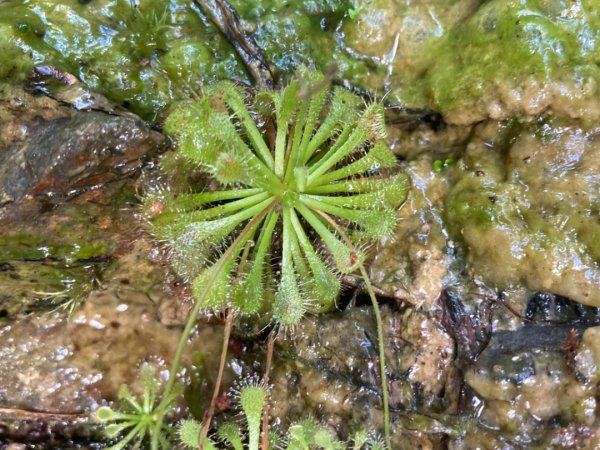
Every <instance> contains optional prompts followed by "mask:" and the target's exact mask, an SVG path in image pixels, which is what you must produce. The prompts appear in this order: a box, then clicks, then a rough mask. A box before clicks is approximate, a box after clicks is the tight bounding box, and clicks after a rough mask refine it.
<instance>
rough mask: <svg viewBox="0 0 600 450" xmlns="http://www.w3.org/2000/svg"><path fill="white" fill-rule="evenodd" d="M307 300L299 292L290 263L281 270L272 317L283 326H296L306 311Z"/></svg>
mask: <svg viewBox="0 0 600 450" xmlns="http://www.w3.org/2000/svg"><path fill="white" fill-rule="evenodd" d="M307 303H308V300H307V299H306V298H304V296H303V295H302V293H301V292H300V287H299V282H298V278H297V277H296V272H295V270H294V268H293V266H292V264H291V262H290V264H289V265H288V264H286V265H284V266H283V267H282V269H281V278H280V280H279V284H278V286H277V293H276V294H275V303H274V305H273V317H274V318H275V320H276V321H277V322H278V323H280V324H282V325H283V326H292V325H296V324H297V323H298V322H299V321H300V319H301V318H302V317H303V316H304V314H305V313H306V310H307V307H306V306H307Z"/></svg>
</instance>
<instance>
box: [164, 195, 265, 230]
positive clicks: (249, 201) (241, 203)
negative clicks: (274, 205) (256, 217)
mask: <svg viewBox="0 0 600 450" xmlns="http://www.w3.org/2000/svg"><path fill="white" fill-rule="evenodd" d="M270 195H271V194H270V193H268V192H262V191H261V192H259V193H258V194H254V195H251V196H250V197H245V198H242V199H239V200H234V201H232V202H227V203H224V204H222V205H218V206H214V207H212V208H208V209H201V210H199V211H192V212H189V213H187V214H182V213H181V212H168V213H164V214H161V215H160V216H158V217H157V218H156V219H155V220H154V221H153V224H154V226H162V225H168V224H170V223H172V222H173V221H174V219H177V218H183V219H184V220H185V223H192V222H204V221H206V220H209V219H214V218H217V217H221V216H224V215H227V214H230V213H234V212H237V211H240V210H243V211H241V212H240V213H237V214H235V215H232V216H230V217H228V218H227V219H228V220H237V217H238V216H239V217H246V216H247V211H248V209H247V208H250V207H253V206H255V205H256V204H258V203H260V202H262V201H265V200H267V199H268V198H269V197H270ZM252 210H253V211H254V209H252ZM234 218H236V219H234ZM242 220H245V219H244V218H242V219H239V222H241V221H242ZM239 222H238V223H239Z"/></svg>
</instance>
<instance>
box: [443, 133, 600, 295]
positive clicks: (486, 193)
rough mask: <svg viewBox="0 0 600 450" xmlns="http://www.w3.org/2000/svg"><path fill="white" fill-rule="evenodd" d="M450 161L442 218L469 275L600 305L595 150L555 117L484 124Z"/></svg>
mask: <svg viewBox="0 0 600 450" xmlns="http://www.w3.org/2000/svg"><path fill="white" fill-rule="evenodd" d="M477 134H478V135H477V137H476V138H475V139H474V140H473V141H472V142H471V143H470V144H469V146H468V148H467V151H466V153H465V155H464V157H463V158H462V160H461V161H460V162H459V164H458V165H457V166H456V167H455V169H454V170H455V175H456V176H457V177H458V181H457V182H456V184H455V185H454V186H453V188H452V189H451V191H450V193H449V195H448V197H447V199H446V220H447V223H448V225H449V227H450V228H451V231H452V232H453V234H454V235H455V236H458V237H460V238H461V240H462V241H463V242H464V243H465V244H466V246H467V249H468V258H469V260H470V262H471V264H472V266H473V268H474V269H475V271H476V272H477V273H479V274H480V275H482V276H483V278H484V279H486V280H488V281H491V282H492V283H493V284H495V285H496V286H498V287H500V288H506V287H509V286H510V285H511V284H519V283H523V284H525V285H526V286H527V287H529V288H530V289H532V290H539V291H549V292H553V293H556V294H560V295H563V296H565V297H569V298H571V299H573V300H576V301H578V302H580V303H584V304H587V305H592V306H600V265H599V262H600V240H599V239H598V236H600V225H599V224H598V211H599V209H600V196H599V192H600V183H599V179H598V176H597V174H598V173H599V171H600V157H599V155H600V152H599V151H598V150H599V149H598V140H597V139H596V138H595V132H593V131H586V130H585V129H582V128H578V127H575V126H571V127H568V126H565V124H564V123H557V122H556V121H555V122H543V121H541V122H540V123H537V124H533V125H531V124H530V125H525V126H521V125H512V126H510V125H500V126H497V125H492V126H487V127H480V128H479V129H478V130H477Z"/></svg>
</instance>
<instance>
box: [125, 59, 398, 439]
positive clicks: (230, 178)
mask: <svg viewBox="0 0 600 450" xmlns="http://www.w3.org/2000/svg"><path fill="white" fill-rule="evenodd" d="M164 129H165V131H166V132H167V133H169V134H170V135H171V136H173V138H174V140H175V143H176V145H177V152H176V153H175V154H170V155H166V156H165V159H164V160H163V163H162V170H163V172H164V173H165V175H166V178H167V179H171V180H177V179H181V178H185V177H186V176H187V175H186V174H184V173H180V172H177V171H180V170H182V167H183V170H189V171H194V172H196V171H199V172H202V173H204V174H205V175H206V176H207V178H209V179H210V180H211V181H210V182H207V183H206V186H207V187H204V188H203V189H201V190H199V191H197V192H196V191H192V190H190V189H189V188H188V189H179V190H178V189H176V188H174V187H172V186H163V187H161V188H154V189H149V192H148V194H147V196H146V198H145V201H144V209H145V213H146V216H147V218H148V223H149V224H150V231H151V233H152V234H153V235H154V236H155V237H156V239H158V240H160V241H163V242H164V243H165V244H166V245H167V246H168V247H169V249H170V253H169V254H170V259H171V262H172V266H173V267H174V269H175V270H176V271H177V272H178V274H179V275H181V276H182V277H183V278H184V279H186V280H188V281H189V283H190V285H191V290H192V294H193V298H194V301H195V304H194V307H193V309H192V312H191V315H190V318H189V320H188V323H187V324H186V326H185V328H184V331H183V334H182V337H181V339H180V342H179V345H178V347H177V350H176V354H175V357H174V359H173V363H172V367H171V373H170V376H169V379H168V381H167V383H166V385H165V388H164V391H163V395H162V398H163V400H162V401H161V402H160V403H159V404H158V405H157V406H156V407H155V408H153V410H152V411H150V412H149V413H148V414H146V417H151V418H152V421H153V425H152V426H149V427H148V433H147V435H148V436H150V437H151V440H152V443H151V448H152V449H157V448H158V447H159V446H160V443H161V440H162V438H161V436H162V435H163V434H164V433H163V432H162V430H163V429H164V425H163V420H164V415H165V414H166V412H167V411H168V410H169V407H170V405H169V402H170V401H171V402H172V391H173V389H174V387H175V385H176V383H175V380H176V376H177V372H178V370H179V367H180V364H181V358H182V354H183V350H184V348H185V346H186V345H187V341H188V338H189V336H190V333H191V331H192V329H193V326H194V323H195V320H196V317H197V315H198V313H199V312H200V310H201V309H204V310H210V311H227V315H228V317H232V315H233V314H235V315H243V316H247V317H250V318H252V317H258V316H259V315H260V317H261V319H263V318H267V319H268V320H269V321H270V322H271V323H273V324H274V325H276V328H277V327H279V328H282V329H285V330H293V327H294V325H295V324H297V323H298V322H299V320H300V319H301V318H302V317H303V316H304V315H305V314H307V313H318V312H326V311H330V310H332V309H334V308H335V302H336V299H337V297H338V294H339V291H340V278H341V276H342V275H344V274H349V273H351V272H354V271H357V270H360V271H361V273H362V276H363V278H364V281H365V284H366V287H367V290H368V291H369V293H370V295H371V300H372V302H373V307H374V310H375V314H376V319H377V323H378V339H379V343H380V344H379V352H380V369H381V382H382V395H383V406H384V416H385V431H386V438H387V440H388V446H389V410H388V402H387V380H386V374H385V364H384V354H383V344H382V342H383V333H382V327H381V316H380V313H379V308H378V306H377V301H376V299H375V296H374V294H373V290H372V288H371V285H370V283H369V279H368V277H367V275H366V271H365V269H364V266H363V262H364V260H365V252H366V250H367V249H368V248H369V246H370V245H371V244H372V243H373V242H376V241H377V240H378V239H380V238H383V237H386V236H389V235H391V234H392V233H393V231H394V228H395V226H396V222H397V209H398V208H399V206H400V205H401V204H402V202H403V201H404V199H405V197H406V193H407V190H408V181H407V178H406V176H405V175H404V174H401V173H398V171H397V167H396V166H397V161H396V157H395V155H394V154H393V152H392V151H391V150H390V148H389V147H388V146H387V144H386V143H385V141H384V140H385V138H386V127H385V122H384V108H383V106H382V105H381V104H379V103H377V102H370V103H369V102H365V101H364V100H363V99H362V98H361V97H359V96H357V95H355V94H353V93H351V92H349V91H347V90H345V89H342V88H340V87H335V88H331V86H330V84H329V82H328V81H327V80H325V79H324V77H323V76H322V75H321V74H318V73H314V72H309V71H306V70H305V71H302V72H301V73H300V74H299V76H298V78H297V79H295V80H294V81H292V82H291V83H290V84H289V85H288V86H287V87H285V88H284V89H283V90H281V91H271V90H269V91H261V92H257V93H256V94H255V95H253V96H251V95H250V94H249V92H248V91H247V90H246V89H244V88H242V87H240V86H238V85H236V84H234V83H232V82H228V81H225V82H220V83H217V84H215V85H213V86H210V87H207V88H206V89H205V91H204V92H203V93H202V95H199V96H198V98H197V99H195V100H189V101H185V102H182V103H180V104H179V105H177V106H176V107H175V108H174V109H173V110H172V111H171V113H170V115H169V117H168V118H167V120H166V122H165V127H164ZM173 155H175V156H176V159H177V160H178V162H177V163H175V164H174V163H173ZM169 161H170V162H169ZM181 162H183V164H182V163H181ZM175 184H177V183H175ZM226 330H227V328H226ZM227 337H228V334H227V331H226V340H227ZM225 355H226V346H225V345H224V354H223V355H222V359H221V370H222V368H223V364H224V359H225ZM219 383H220V374H219V377H218V378H217V382H216V384H217V386H218V385H219ZM217 393H218V390H217V389H216V390H215V393H214V394H213V404H214V402H215V400H216V394H217ZM169 399H171V400H169ZM209 411H210V408H209ZM211 416H212V412H207V415H206V417H205V423H204V424H203V427H202V430H203V433H204V436H203V438H202V439H201V445H203V443H204V442H208V441H206V440H204V438H205V437H206V432H207V431H208V428H209V426H210V423H209V422H210V417H211ZM125 428H127V427H125V426H124V427H123V429H125Z"/></svg>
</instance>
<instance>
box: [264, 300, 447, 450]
mask: <svg viewBox="0 0 600 450" xmlns="http://www.w3.org/2000/svg"><path fill="white" fill-rule="evenodd" d="M382 315H383V323H384V340H385V346H386V347H385V353H386V369H387V373H388V382H389V386H390V392H389V393H390V398H389V400H390V405H391V409H392V411H393V412H392V423H393V424H394V426H395V431H394V443H395V446H394V448H395V449H404V448H407V449H408V448H411V449H412V448H417V447H418V446H419V445H421V446H423V448H429V447H430V446H432V445H433V446H434V447H435V446H439V445H441V440H442V439H443V437H442V435H435V434H431V433H436V431H439V430H437V429H436V431H433V430H434V428H435V427H436V426H440V424H433V423H432V422H431V421H424V420H422V418H417V417H416V416H411V414H408V416H404V415H403V414H402V412H407V411H409V412H414V411H420V412H424V414H425V415H426V414H427V413H449V412H455V411H456V405H457V399H458V397H457V394H458V383H459V379H458V378H457V375H458V372H457V370H456V368H455V367H454V364H453V362H454V355H455V354H454V344H453V342H452V339H451V338H450V337H449V336H448V334H447V333H446V332H445V330H444V329H443V327H442V326H441V324H440V323H439V322H438V321H437V320H436V319H435V318H432V317H429V316H427V315H426V314H422V313H418V312H414V311H404V312H400V311H397V310H395V309H393V308H387V307H384V308H383V310H382ZM277 348H278V350H276V353H277V355H278V358H277V360H276V361H275V366H274V368H273V376H272V379H271V381H272V383H273V384H274V388H273V392H272V396H271V397H272V400H273V406H272V409H271V411H272V412H273V415H274V416H275V417H280V418H285V420H284V421H283V422H282V425H284V426H285V425H286V424H288V423H289V422H291V421H294V420H299V419H301V418H304V417H306V416H307V415H312V416H314V417H316V418H317V419H318V420H320V421H321V422H322V423H324V424H327V425H328V426H329V427H331V428H332V429H335V430H337V431H338V432H339V433H340V435H341V436H347V435H348V433H349V432H350V431H353V430H355V429H356V428H357V427H363V428H364V427H366V428H367V429H369V430H379V431H381V430H382V409H381V408H382V407H381V397H380V377H379V354H378V343H377V331H376V327H375V321H374V315H373V312H372V309H371V308H368V307H361V308H350V309H348V310H347V311H345V312H342V313H334V314H327V315H321V316H317V317H307V318H306V319H305V320H303V321H302V322H301V324H300V325H299V326H298V327H297V328H296V329H295V331H294V334H293V335H292V336H291V337H290V338H288V339H285V340H281V341H279V340H278V341H277ZM411 424H412V425H411ZM440 428H442V427H441V426H440Z"/></svg>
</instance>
